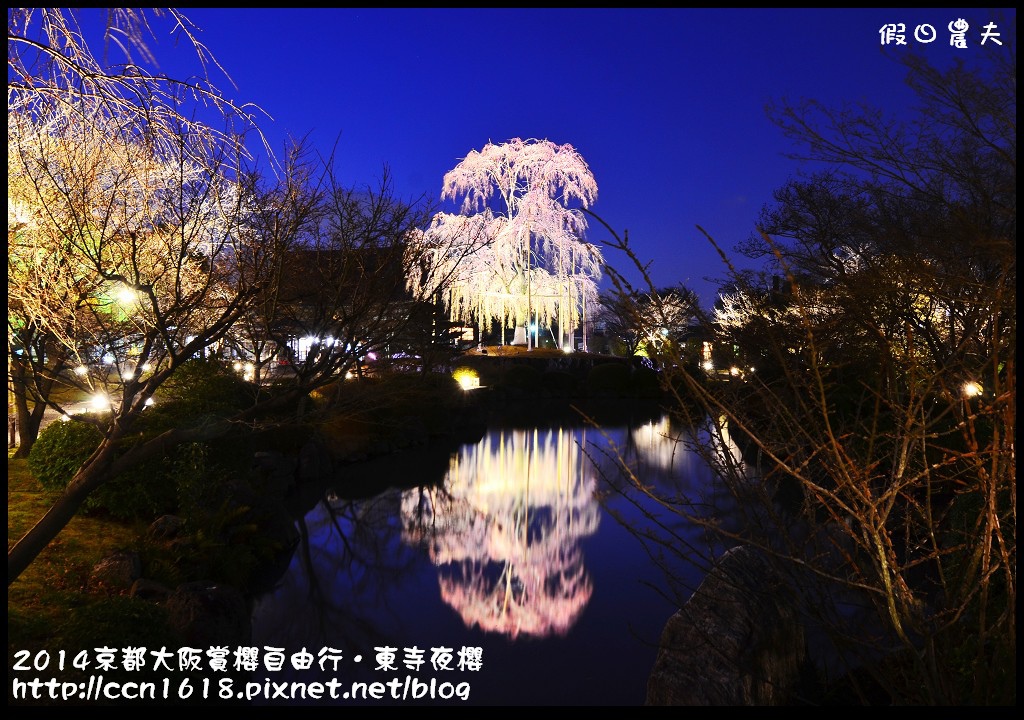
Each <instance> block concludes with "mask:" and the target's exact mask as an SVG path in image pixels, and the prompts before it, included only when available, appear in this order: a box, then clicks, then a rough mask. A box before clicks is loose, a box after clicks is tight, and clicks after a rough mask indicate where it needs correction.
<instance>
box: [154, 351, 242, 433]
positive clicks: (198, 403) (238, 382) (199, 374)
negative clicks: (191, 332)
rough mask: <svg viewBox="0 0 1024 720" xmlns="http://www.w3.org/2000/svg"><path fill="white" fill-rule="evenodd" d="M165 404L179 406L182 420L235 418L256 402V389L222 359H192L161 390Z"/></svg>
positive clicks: (168, 379)
mask: <svg viewBox="0 0 1024 720" xmlns="http://www.w3.org/2000/svg"><path fill="white" fill-rule="evenodd" d="M160 399H161V402H162V403H167V404H171V405H175V406H177V408H178V410H177V411H176V413H177V414H178V416H179V418H184V417H188V418H190V419H195V418H199V417H202V416H204V415H220V416H225V415H232V414H234V413H235V412H236V411H238V410H241V409H242V408H245V407H247V406H248V405H249V404H251V403H252V400H253V388H252V386H251V385H250V384H249V383H247V382H246V381H245V380H243V379H242V378H241V377H240V376H239V375H238V373H236V372H235V371H234V370H232V369H231V368H230V367H229V366H228V365H226V364H225V363H223V362H221V361H220V360H204V359H199V358H196V359H192V360H189V361H188V362H186V363H184V364H182V365H181V367H179V368H178V369H177V370H175V371H174V374H172V375H171V376H170V377H169V378H167V381H166V382H165V383H164V384H163V386H162V387H161V389H160Z"/></svg>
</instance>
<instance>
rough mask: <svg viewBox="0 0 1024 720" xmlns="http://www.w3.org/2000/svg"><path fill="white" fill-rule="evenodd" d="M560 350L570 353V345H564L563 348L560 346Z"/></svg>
mask: <svg viewBox="0 0 1024 720" xmlns="http://www.w3.org/2000/svg"><path fill="white" fill-rule="evenodd" d="M562 352H564V353H571V352H572V346H571V345H566V346H565V347H564V348H562Z"/></svg>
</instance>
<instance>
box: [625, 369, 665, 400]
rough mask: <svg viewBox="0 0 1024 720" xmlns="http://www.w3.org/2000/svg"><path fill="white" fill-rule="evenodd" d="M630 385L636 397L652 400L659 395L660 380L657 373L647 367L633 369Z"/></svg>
mask: <svg viewBox="0 0 1024 720" xmlns="http://www.w3.org/2000/svg"><path fill="white" fill-rule="evenodd" d="M630 384H631V385H632V389H633V393H634V394H635V395H636V396H637V397H644V398H654V397H658V396H659V395H660V394H661V380H660V378H659V376H658V373H657V371H656V370H652V369H651V368H648V367H638V368H635V369H634V370H633V377H632V379H631V383H630Z"/></svg>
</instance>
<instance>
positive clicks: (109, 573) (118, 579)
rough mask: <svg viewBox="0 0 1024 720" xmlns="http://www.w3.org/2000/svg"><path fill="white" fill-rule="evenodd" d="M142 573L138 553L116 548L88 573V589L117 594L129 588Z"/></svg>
mask: <svg viewBox="0 0 1024 720" xmlns="http://www.w3.org/2000/svg"><path fill="white" fill-rule="evenodd" d="M141 574H142V561H141V560H140V559H139V554H138V553H135V552H129V551H127V550H118V551H117V552H115V553H112V554H111V555H108V556H107V557H105V558H103V559H102V560H100V561H99V562H98V563H96V565H95V566H94V567H93V569H92V572H91V573H90V574H89V590H91V591H94V592H106V593H108V594H111V595H119V594H123V593H126V592H128V591H129V590H131V587H132V584H133V583H134V582H135V581H136V580H138V579H139V576H140V575H141Z"/></svg>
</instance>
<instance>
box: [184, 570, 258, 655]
mask: <svg viewBox="0 0 1024 720" xmlns="http://www.w3.org/2000/svg"><path fill="white" fill-rule="evenodd" d="M166 608H167V614H168V618H169V620H170V623H171V626H172V627H173V628H174V629H175V630H176V631H177V632H178V633H179V634H180V635H181V637H182V639H183V640H184V641H185V642H187V643H188V644H189V645H191V646H192V647H209V646H211V645H228V646H234V645H245V644H248V642H249V640H250V638H251V637H252V622H251V619H250V617H249V607H248V604H247V603H246V600H245V597H244V596H243V595H242V593H241V592H240V591H239V590H237V589H236V588H233V587H231V586H229V585H221V584H216V583H205V582H191V583H185V584H183V585H179V586H178V587H177V589H175V591H174V592H173V593H171V596H170V597H169V598H167V604H166Z"/></svg>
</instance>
